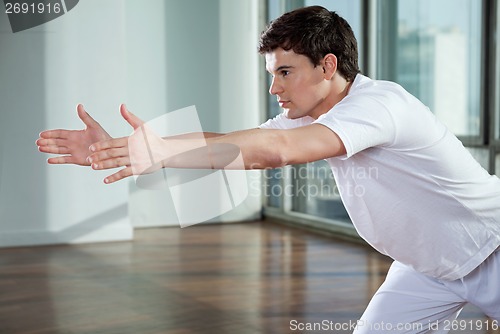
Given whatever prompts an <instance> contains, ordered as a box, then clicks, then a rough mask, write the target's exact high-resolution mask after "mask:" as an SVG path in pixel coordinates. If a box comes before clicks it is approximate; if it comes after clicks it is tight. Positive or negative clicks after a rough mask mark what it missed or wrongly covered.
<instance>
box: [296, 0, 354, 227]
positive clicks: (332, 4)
mask: <svg viewBox="0 0 500 334" xmlns="http://www.w3.org/2000/svg"><path fill="white" fill-rule="evenodd" d="M313 5H319V6H323V7H325V8H327V9H329V10H331V11H336V12H337V13H338V14H339V15H340V16H342V17H343V18H345V19H346V20H347V22H349V25H350V26H351V28H352V30H353V32H354V34H355V36H356V39H357V40H358V49H359V50H358V53H359V54H360V55H361V54H362V53H361V52H360V50H361V47H362V39H361V35H360V33H361V28H362V26H361V1H360V0H356V1H353V0H336V1H331V0H330V1H328V0H306V1H304V6H313ZM360 65H361V64H360ZM290 174H291V175H290V178H291V182H292V184H291V189H293V195H292V203H291V210H292V211H294V212H298V213H304V214H308V215H313V216H316V217H320V218H326V219H331V220H335V221H340V222H346V223H350V219H349V216H348V214H347V211H346V209H345V208H344V205H343V204H342V201H341V199H340V195H339V193H338V189H337V186H336V184H335V180H334V178H333V174H332V171H331V169H330V166H329V165H328V163H326V162H325V161H317V162H314V163H310V164H307V165H298V166H292V167H291V172H290Z"/></svg>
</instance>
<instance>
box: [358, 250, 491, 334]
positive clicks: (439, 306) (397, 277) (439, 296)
mask: <svg viewBox="0 0 500 334" xmlns="http://www.w3.org/2000/svg"><path fill="white" fill-rule="evenodd" d="M466 303H471V304H473V305H476V306H477V307H479V308H480V309H481V310H482V311H483V312H484V313H485V314H486V315H488V316H489V317H490V318H492V319H495V320H494V322H493V325H494V326H500V248H499V249H497V250H496V251H495V252H494V253H493V254H492V255H490V256H489V257H488V258H487V259H486V260H485V261H484V262H483V263H482V264H481V265H480V266H479V267H477V268H476V269H474V271H472V272H471V273H470V274H468V275H467V276H465V277H464V278H461V279H458V280H455V281H443V280H438V279H435V278H432V277H429V276H425V275H423V274H420V273H418V272H416V271H415V270H413V269H411V268H409V267H407V266H405V265H403V264H401V263H399V262H394V263H393V264H392V266H391V268H390V270H389V273H388V274H387V278H386V280H385V282H384V284H382V286H381V287H380V289H379V290H378V291H377V292H376V293H375V295H374V296H373V298H372V300H371V301H370V304H369V305H368V307H367V309H366V311H365V313H364V314H363V316H362V317H361V319H360V320H359V322H358V327H357V328H356V330H355V331H354V333H355V334H366V333H448V331H449V330H450V329H452V328H453V325H455V326H456V325H457V323H456V322H455V323H454V322H453V321H454V320H455V319H456V317H457V316H458V314H459V313H460V311H461V310H462V308H463V307H464V305H465V304H466ZM461 325H464V326H465V327H466V328H467V327H468V328H470V327H473V326H477V324H475V323H474V324H473V323H471V324H465V323H461ZM484 325H485V323H484V322H483V326H484ZM476 328H477V327H474V328H472V330H474V329H476ZM483 328H485V327H483ZM472 330H470V329H469V330H465V331H464V333H467V332H470V331H472Z"/></svg>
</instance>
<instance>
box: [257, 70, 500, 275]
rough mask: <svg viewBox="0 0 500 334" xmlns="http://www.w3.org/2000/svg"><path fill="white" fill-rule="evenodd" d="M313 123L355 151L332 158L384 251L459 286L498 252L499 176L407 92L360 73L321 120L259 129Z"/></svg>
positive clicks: (353, 205)
mask: <svg viewBox="0 0 500 334" xmlns="http://www.w3.org/2000/svg"><path fill="white" fill-rule="evenodd" d="M311 123H318V124H323V125H325V126H327V127H328V128H330V129H331V130H332V131H334V132H335V133H336V134H337V135H338V136H339V137H340V138H341V140H342V142H343V143H344V145H345V148H346V151H347V154H346V155H345V156H342V157H335V158H330V159H327V161H328V163H329V164H330V166H331V168H332V171H333V175H334V177H335V181H336V182H337V186H338V188H339V191H340V195H341V197H342V201H343V203H344V205H345V207H346V209H347V211H348V213H349V216H350V217H351V220H352V222H353V224H354V226H355V228H356V230H357V231H358V233H359V235H360V236H361V237H363V238H364V239H365V240H366V241H367V242H368V243H369V244H371V245H372V246H373V247H374V248H375V249H377V250H378V251H380V252H381V253H383V254H386V255H388V256H390V257H392V258H393V259H395V260H397V261H399V262H401V263H404V264H406V265H409V266H411V267H413V268H414V269H415V270H417V271H419V272H421V273H424V274H427V275H429V276H433V277H436V278H440V279H445V280H455V279H458V278H461V277H463V276H465V275H466V274H468V273H469V272H471V271H472V270H473V269H474V268H476V267H477V266H478V265H479V264H481V263H482V262H483V261H484V260H485V259H486V258H487V257H488V256H489V255H490V254H491V253H492V252H493V251H494V250H495V249H496V248H497V247H498V246H499V245H500V179H499V178H497V177H496V176H492V175H489V174H488V172H487V171H486V170H484V169H483V168H482V167H481V166H480V165H479V163H477V162H476V161H475V160H474V158H473V157H472V156H471V155H470V153H469V152H468V151H467V150H466V149H465V148H464V146H463V145H462V143H461V142H460V141H459V140H458V139H457V138H456V137H455V136H454V135H453V134H452V133H451V132H450V131H449V130H448V129H447V128H446V127H445V126H444V125H443V124H442V123H441V122H439V121H438V120H437V119H436V117H435V116H434V115H433V114H432V113H431V112H430V111H429V109H428V108H427V107H426V106H424V105H423V104H422V103H421V102H420V101H419V100H418V99H416V98H415V97H413V96H412V95H411V94H409V93H408V92H406V91H405V90H404V89H403V88H402V87H401V86H399V85H397V84H395V83H392V82H387V81H376V80H371V79H369V78H367V77H365V76H363V75H360V74H358V75H357V76H356V79H355V80H354V82H353V84H352V87H351V89H350V91H349V93H348V95H347V96H346V97H345V98H344V99H343V100H342V101H340V102H339V103H337V104H336V105H335V106H334V107H333V108H332V109H331V110H330V111H329V112H327V113H326V114H324V115H322V116H320V117H319V118H318V119H317V120H314V119H312V118H310V117H304V118H301V119H297V120H290V119H287V118H286V117H285V116H284V115H283V114H281V115H278V116H277V117H275V118H273V119H271V120H269V121H267V122H266V123H264V124H262V125H261V128H263V129H266V128H275V129H287V128H294V127H298V126H305V125H308V124H311Z"/></svg>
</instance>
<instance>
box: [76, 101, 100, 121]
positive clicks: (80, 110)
mask: <svg viewBox="0 0 500 334" xmlns="http://www.w3.org/2000/svg"><path fill="white" fill-rule="evenodd" d="M76 111H77V113H78V117H79V118H80V119H81V120H82V122H83V123H84V124H85V125H86V126H87V127H92V126H95V125H98V126H100V125H99V123H98V122H97V121H96V120H95V119H93V118H92V117H91V116H90V115H89V113H88V112H87V111H85V108H83V105H82V104H79V105H78V106H77V107H76Z"/></svg>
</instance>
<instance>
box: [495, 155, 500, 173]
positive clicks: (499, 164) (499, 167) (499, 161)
mask: <svg viewBox="0 0 500 334" xmlns="http://www.w3.org/2000/svg"><path fill="white" fill-rule="evenodd" d="M495 175H496V176H498V177H500V154H497V156H496V158H495Z"/></svg>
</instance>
